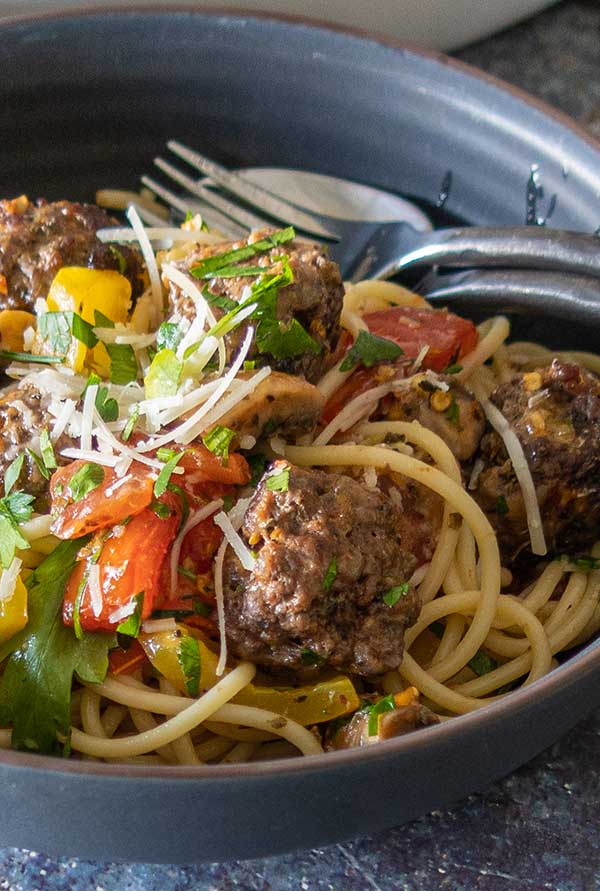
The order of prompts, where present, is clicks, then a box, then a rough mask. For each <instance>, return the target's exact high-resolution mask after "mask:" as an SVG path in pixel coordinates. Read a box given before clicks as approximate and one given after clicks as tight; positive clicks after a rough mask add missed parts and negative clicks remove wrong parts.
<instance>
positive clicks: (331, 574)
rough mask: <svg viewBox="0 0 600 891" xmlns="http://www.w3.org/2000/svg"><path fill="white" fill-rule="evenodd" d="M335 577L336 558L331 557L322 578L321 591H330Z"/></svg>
mask: <svg viewBox="0 0 600 891" xmlns="http://www.w3.org/2000/svg"><path fill="white" fill-rule="evenodd" d="M336 576H337V557H332V558H331V561H330V563H329V566H328V567H327V571H326V573H325V577H324V578H323V590H324V591H330V590H331V586H332V585H333V583H334V582H335V578H336Z"/></svg>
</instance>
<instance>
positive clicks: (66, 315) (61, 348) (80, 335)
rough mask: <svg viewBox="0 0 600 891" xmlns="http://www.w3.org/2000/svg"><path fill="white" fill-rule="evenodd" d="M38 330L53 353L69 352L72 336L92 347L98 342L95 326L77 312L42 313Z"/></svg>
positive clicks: (39, 317)
mask: <svg viewBox="0 0 600 891" xmlns="http://www.w3.org/2000/svg"><path fill="white" fill-rule="evenodd" d="M38 331H39V333H40V336H41V337H42V339H43V340H45V341H46V342H47V343H48V346H49V347H50V349H51V350H52V352H53V353H62V354H63V355H65V354H66V353H68V351H69V348H70V346H71V338H72V337H74V338H75V339H76V340H78V341H79V342H80V343H82V344H83V345H84V346H86V347H89V348H90V349H91V348H93V347H95V346H96V344H97V343H98V338H97V336H96V335H95V334H94V326H93V325H90V323H89V322H86V321H85V319H84V318H82V317H81V316H80V315H79V314H78V313H76V312H71V311H58V312H45V313H42V315H40V316H38Z"/></svg>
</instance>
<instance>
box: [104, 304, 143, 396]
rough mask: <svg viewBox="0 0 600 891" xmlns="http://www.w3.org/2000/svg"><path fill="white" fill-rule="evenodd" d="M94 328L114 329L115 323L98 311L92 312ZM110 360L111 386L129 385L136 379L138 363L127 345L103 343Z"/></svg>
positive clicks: (131, 348) (132, 350)
mask: <svg viewBox="0 0 600 891" xmlns="http://www.w3.org/2000/svg"><path fill="white" fill-rule="evenodd" d="M94 324H95V327H96V328H114V327H115V323H114V322H113V321H112V319H109V318H108V316H105V315H104V313H102V312H100V310H99V309H96V310H94ZM103 345H104V349H105V350H106V352H107V353H108V357H109V359H110V380H111V382H112V383H113V384H129V383H131V381H136V380H137V378H138V363H137V359H136V356H135V352H134V349H133V347H132V346H131V344H129V343H104V342H103Z"/></svg>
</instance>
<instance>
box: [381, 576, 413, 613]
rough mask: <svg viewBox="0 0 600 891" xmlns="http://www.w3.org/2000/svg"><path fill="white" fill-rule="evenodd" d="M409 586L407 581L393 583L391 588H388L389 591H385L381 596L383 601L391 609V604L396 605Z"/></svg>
mask: <svg viewBox="0 0 600 891" xmlns="http://www.w3.org/2000/svg"><path fill="white" fill-rule="evenodd" d="M409 587H410V586H409V584H408V582H402V584H401V585H395V586H394V587H393V588H390V590H389V591H386V592H385V594H384V595H383V598H382V600H383V602H384V603H385V605H386V606H389V607H390V609H391V608H392V607H393V606H396V604H397V603H398V601H399V600H400V598H401V597H406V595H407V594H408V591H409Z"/></svg>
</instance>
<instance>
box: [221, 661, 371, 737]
mask: <svg viewBox="0 0 600 891" xmlns="http://www.w3.org/2000/svg"><path fill="white" fill-rule="evenodd" d="M231 701H232V702H234V703H236V704H237V705H251V706H254V707H255V708H264V709H268V710H269V711H271V712H276V713H277V714H278V715H283V716H284V717H286V718H290V719H291V720H292V721H297V723H298V724H302V725H303V726H304V727H307V726H309V725H310V724H320V723H322V722H323V721H331V720H332V718H339V717H341V716H342V715H348V714H351V713H352V712H354V711H356V709H357V708H358V707H359V705H360V699H359V697H358V694H357V692H356V690H355V689H354V685H353V684H352V681H351V680H350V678H348V677H346V676H345V675H343V674H340V675H336V676H335V677H332V678H329V679H328V680H323V681H318V682H317V683H316V684H307V685H306V686H303V687H262V686H257V685H255V684H248V686H247V687H244V689H243V690H241V691H240V692H239V693H238V694H237V696H234V698H233V699H232V700H231Z"/></svg>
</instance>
